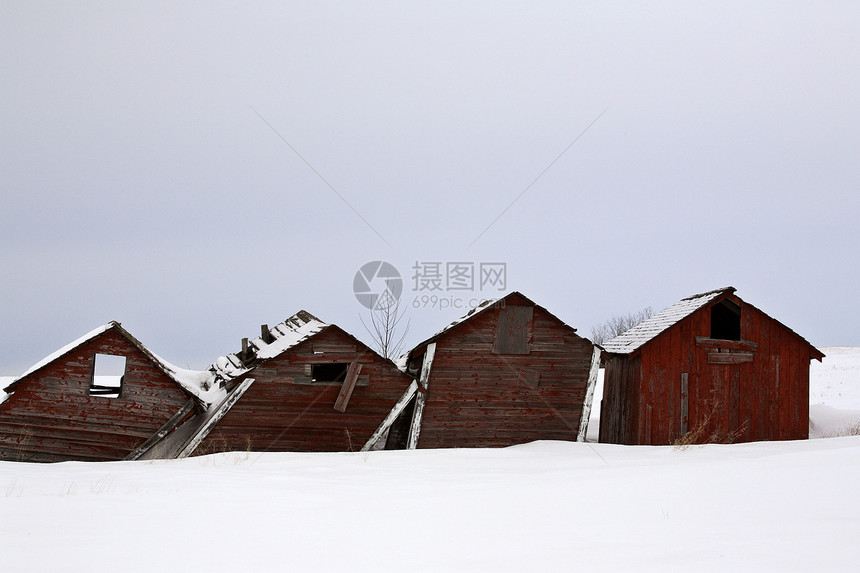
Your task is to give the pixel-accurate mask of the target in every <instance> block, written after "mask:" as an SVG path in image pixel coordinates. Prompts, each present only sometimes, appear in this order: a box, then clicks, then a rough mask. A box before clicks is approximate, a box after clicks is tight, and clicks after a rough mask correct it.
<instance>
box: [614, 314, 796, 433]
mask: <svg viewBox="0 0 860 573" xmlns="http://www.w3.org/2000/svg"><path fill="white" fill-rule="evenodd" d="M729 298H730V300H732V301H733V302H735V303H736V304H739V305H740V306H741V341H744V342H750V343H753V344H752V345H751V346H749V345H747V344H745V343H744V342H736V341H720V340H713V339H710V338H709V335H710V329H711V322H710V321H711V313H710V306H707V307H705V308H702V309H700V310H698V311H696V312H695V313H693V314H692V315H690V316H688V317H686V318H685V319H683V320H682V321H680V322H679V323H678V324H676V325H674V326H673V327H672V328H670V329H669V330H667V331H666V332H664V333H663V334H661V335H660V336H658V337H656V338H654V339H653V340H652V341H651V342H649V343H648V344H646V345H645V346H643V347H642V349H641V352H640V353H638V354H637V355H635V356H634V357H633V358H630V357H626V356H623V355H622V356H613V357H611V358H610V359H609V361H608V364H607V369H606V371H605V385H604V398H605V399H606V400H607V401H606V402H605V403H603V404H602V405H601V408H602V409H601V433H600V435H601V441H608V442H615V443H627V444H671V443H674V442H675V440H677V439H678V438H680V437H681V436H682V435H684V430H685V429H686V430H689V431H698V432H699V437H698V439H697V440H696V441H699V442H706V441H732V442H748V441H757V440H790V439H805V438H806V437H808V432H809V361H810V360H811V359H812V357H813V356H812V352H813V350H812V347H811V346H810V345H809V343H808V342H806V341H805V340H803V338H801V337H800V336H798V335H797V334H796V333H794V332H792V331H791V330H790V329H788V328H787V327H785V326H784V325H782V324H780V323H779V322H778V321H776V320H774V319H773V318H771V317H769V316H768V315H766V314H764V313H763V312H761V311H760V310H759V309H757V308H755V307H754V306H752V305H750V304H747V303H745V302H743V301H741V300H740V299H738V298H737V297H729ZM716 302H718V301H715V303H716ZM750 353H751V354H752V356H751V357H750V356H749V354H750ZM715 355H719V356H715ZM631 361H639V368H638V370H639V373H638V375H639V376H638V384H637V390H636V393H635V394H636V395H635V396H631V395H625V396H624V397H623V398H621V397H620V396H621V394H623V391H622V390H621V389H622V388H626V387H627V385H629V384H630V378H629V377H630V375H631V374H630V371H632V370H634V368H632V366H631V364H630V363H631ZM684 377H686V379H687V386H688V401H687V411H688V419H687V420H686V423H685V422H684V420H682V418H683V416H682V410H683V408H684V401H683V400H682V391H681V390H682V380H683V378H684ZM631 412H632V414H633V415H632V416H630V413H631ZM604 420H606V427H605V428H604V427H603V421H604Z"/></svg>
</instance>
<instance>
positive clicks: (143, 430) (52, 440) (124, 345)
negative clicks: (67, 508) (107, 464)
mask: <svg viewBox="0 0 860 573" xmlns="http://www.w3.org/2000/svg"><path fill="white" fill-rule="evenodd" d="M96 354H109V355H117V356H124V357H125V358H126V369H125V376H124V378H123V385H122V394H121V395H120V396H119V397H117V398H107V397H103V396H90V395H89V390H90V383H91V380H92V375H93V368H94V360H95V355H96ZM188 400H189V396H188V395H187V394H186V393H185V392H184V391H183V390H182V389H181V388H179V386H177V385H176V383H175V382H174V381H173V380H171V379H170V378H169V377H168V376H167V375H166V374H164V372H162V371H161V370H160V369H159V368H158V367H157V366H155V365H154V364H153V363H152V361H151V360H150V359H149V358H148V357H147V356H146V355H145V354H143V353H142V352H141V351H140V350H138V348H137V347H135V346H134V345H132V344H131V343H130V342H129V341H128V340H127V339H126V338H125V337H123V336H122V335H121V334H119V333H118V332H116V331H114V330H108V331H106V332H105V333H103V334H100V335H98V336H96V337H95V338H93V339H92V340H90V341H88V342H87V343H85V344H83V345H82V346H80V347H78V348H77V349H75V350H73V351H71V352H70V353H69V354H66V355H65V356H62V357H61V358H59V359H58V360H56V361H54V362H53V363H51V364H48V365H46V366H44V367H43V368H40V369H39V370H37V371H35V372H33V373H32V374H30V375H28V376H26V377H25V378H23V379H21V380H20V381H19V385H18V387H17V389H16V390H15V392H14V393H13V394H12V395H11V396H10V397H9V399H8V400H7V401H6V402H4V403H3V404H0V459H4V460H18V461H37V462H59V461H68V460H82V461H97V460H121V459H123V458H124V457H125V456H126V455H128V454H129V453H130V452H131V451H132V450H134V449H135V448H136V447H137V446H139V445H141V444H142V443H143V442H144V441H146V440H147V439H148V438H149V437H150V436H152V435H153V434H154V433H155V432H156V431H157V430H158V429H159V428H160V427H161V426H162V425H163V424H164V423H165V422H167V421H168V420H169V419H170V418H171V417H172V416H173V415H174V414H176V412H177V411H178V410H179V409H180V408H181V407H182V406H183V405H184V404H185V403H186V402H188Z"/></svg>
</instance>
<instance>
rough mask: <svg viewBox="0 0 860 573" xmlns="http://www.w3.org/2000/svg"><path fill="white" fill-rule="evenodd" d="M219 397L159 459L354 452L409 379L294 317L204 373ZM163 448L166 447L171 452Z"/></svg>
mask: <svg viewBox="0 0 860 573" xmlns="http://www.w3.org/2000/svg"><path fill="white" fill-rule="evenodd" d="M211 370H212V372H213V373H214V375H215V376H214V377H215V380H216V384H217V385H220V386H223V388H224V389H225V390H226V396H225V398H224V399H223V401H222V402H221V403H220V404H216V405H215V406H214V407H213V408H211V409H210V410H209V411H208V412H206V413H205V414H203V415H199V416H197V417H196V419H194V420H191V421H190V423H189V424H187V425H186V426H187V428H190V429H191V430H190V431H189V430H188V429H187V428H185V427H184V428H180V430H179V431H177V432H176V436H177V439H178V438H183V439H182V441H181V443H179V442H178V441H177V440H176V439H175V440H169V441H166V444H168V445H169V448H166V449H165V450H164V453H163V457H185V456H188V455H191V454H194V455H200V454H206V453H212V452H219V451H237V450H238V451H245V450H254V451H270V452H271V451H290V452H329V451H350V450H358V449H360V448H361V445H362V444H363V443H364V442H365V441H366V440H367V439H368V438H369V437H370V434H371V433H372V432H373V430H374V429H375V428H376V427H377V426H378V425H379V422H380V420H382V419H383V418H384V417H385V415H386V414H387V413H388V411H389V410H391V408H392V407H393V405H394V404H395V402H397V399H398V398H399V397H400V395H401V394H403V391H404V390H405V389H406V388H407V387H408V386H409V384H410V382H411V378H409V377H408V376H407V375H406V374H404V373H403V372H401V371H400V370H398V369H397V367H396V366H395V365H394V363H393V362H391V361H390V360H387V359H385V358H383V357H382V356H380V355H379V354H377V353H376V352H374V351H373V350H372V349H370V348H369V347H368V346H367V345H365V344H364V343H362V342H361V341H359V340H358V339H356V338H354V337H353V336H352V335H350V334H348V333H347V332H345V331H344V330H342V329H340V328H339V327H337V326H335V325H331V324H326V323H324V322H322V321H320V320H319V319H318V318H316V317H314V316H313V315H311V314H310V313H308V312H305V311H300V312H298V313H297V314H295V315H294V316H292V317H290V318H288V319H287V320H285V321H284V322H282V323H280V324H278V325H276V326H275V327H274V328H271V329H270V328H268V326H267V325H263V326H262V328H261V335H260V336H259V337H257V338H255V339H253V340H250V341H249V340H248V339H243V341H242V350H241V351H240V352H238V353H235V354H230V355H227V356H224V357H221V358H219V359H218V361H216V363H215V364H214V365H213V367H212V369H211ZM170 442H174V443H173V444H172V445H171V444H170Z"/></svg>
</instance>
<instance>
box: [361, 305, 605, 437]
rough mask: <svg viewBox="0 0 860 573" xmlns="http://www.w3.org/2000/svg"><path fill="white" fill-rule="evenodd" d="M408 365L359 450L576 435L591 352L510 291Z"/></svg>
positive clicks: (587, 391) (582, 422) (595, 360)
mask: <svg viewBox="0 0 860 573" xmlns="http://www.w3.org/2000/svg"><path fill="white" fill-rule="evenodd" d="M406 364H407V369H408V372H409V373H410V374H412V375H413V376H415V377H416V378H417V380H416V381H415V382H414V383H413V384H412V385H411V386H410V388H409V390H408V391H407V392H406V393H404V394H403V396H401V399H400V400H399V401H398V403H397V405H396V407H395V408H393V409H392V411H391V412H389V415H388V416H387V417H386V419H385V420H384V421H383V423H382V424H381V425H380V427H379V428H378V429H377V431H376V432H375V433H374V435H373V436H372V438H371V440H369V441H368V442H367V443H366V444H365V446H364V449H379V448H382V447H387V448H389V449H396V448H404V447H405V448H415V447H421V448H438V447H479V446H481V447H487V446H509V445H512V444H520V443H525V442H530V441H533V440H577V439H580V440H581V439H583V438H584V437H585V432H586V430H587V424H588V416H589V413H590V408H591V397H592V394H593V391H594V383H595V381H596V379H597V371H598V364H599V351H596V347H595V346H594V345H593V344H592V343H591V342H590V341H589V340H587V339H585V338H581V337H580V336H578V335H577V334H576V330H575V329H574V328H571V327H570V326H568V325H566V324H565V323H564V322H562V321H561V320H560V319H558V318H557V317H555V316H554V315H553V314H551V313H550V312H549V311H547V310H546V309H545V308H543V307H541V306H538V305H537V304H535V303H534V302H532V301H531V300H529V299H528V298H526V297H525V296H523V295H522V294H520V293H518V292H513V293H511V294H508V295H507V296H505V297H504V298H502V299H499V300H498V301H496V302H493V303H487V304H484V305H483V306H480V307H478V308H476V309H474V310H473V311H472V312H470V313H469V314H467V315H466V316H464V317H463V318H461V319H460V320H458V321H455V322H454V323H452V324H450V325H449V326H447V327H446V328H445V329H444V330H442V331H441V332H439V333H438V334H436V335H435V336H432V337H430V338H428V339H427V340H425V341H424V342H422V343H420V344H419V345H417V346H416V347H415V348H414V349H413V350H412V351H411V352H409V354H408V356H407V357H406Z"/></svg>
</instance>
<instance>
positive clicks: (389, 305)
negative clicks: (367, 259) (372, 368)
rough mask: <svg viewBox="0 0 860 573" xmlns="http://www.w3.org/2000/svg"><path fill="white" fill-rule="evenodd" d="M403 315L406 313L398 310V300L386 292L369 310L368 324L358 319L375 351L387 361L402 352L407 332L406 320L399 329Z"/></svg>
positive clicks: (362, 319) (407, 324) (407, 323)
mask: <svg viewBox="0 0 860 573" xmlns="http://www.w3.org/2000/svg"><path fill="white" fill-rule="evenodd" d="M405 314H406V311H405V310H401V309H400V299H397V298H394V297H393V296H392V295H391V293H390V292H389V291H388V290H386V291H385V292H383V293H382V294H381V295H380V297H379V299H378V300H377V303H376V306H375V308H373V309H371V310H370V324H369V325H368V323H366V322H365V321H364V318H361V317H359V318H360V319H361V324H362V325H363V326H364V329H365V330H366V331H367V333H368V334H369V335H370V337H371V339H372V341H373V345H374V346H375V347H376V350H377V351H378V352H379V354H381V355H382V356H384V357H385V358H388V359H389V360H393V359H394V358H396V357H398V356H399V355H400V354H401V353H402V351H403V341H404V340H405V339H406V334H407V333H408V332H409V321H408V320H407V321H406V325H405V326H403V328H402V329H401V322H402V321H403V317H404V315H405Z"/></svg>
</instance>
